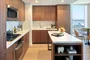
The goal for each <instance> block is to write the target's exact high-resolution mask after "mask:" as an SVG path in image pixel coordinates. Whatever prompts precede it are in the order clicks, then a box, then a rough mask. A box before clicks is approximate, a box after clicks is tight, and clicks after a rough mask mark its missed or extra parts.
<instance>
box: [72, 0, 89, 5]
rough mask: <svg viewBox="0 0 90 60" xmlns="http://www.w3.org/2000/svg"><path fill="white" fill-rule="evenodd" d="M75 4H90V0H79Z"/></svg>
mask: <svg viewBox="0 0 90 60" xmlns="http://www.w3.org/2000/svg"><path fill="white" fill-rule="evenodd" d="M73 4H90V0H78V1H76V2H74V3H73Z"/></svg>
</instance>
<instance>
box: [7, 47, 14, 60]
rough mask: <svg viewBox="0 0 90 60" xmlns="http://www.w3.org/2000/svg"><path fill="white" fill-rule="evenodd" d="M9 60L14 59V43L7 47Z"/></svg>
mask: <svg viewBox="0 0 90 60" xmlns="http://www.w3.org/2000/svg"><path fill="white" fill-rule="evenodd" d="M7 60H14V45H12V46H11V47H9V48H8V49H7Z"/></svg>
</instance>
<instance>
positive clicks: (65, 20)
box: [57, 4, 70, 33]
mask: <svg viewBox="0 0 90 60" xmlns="http://www.w3.org/2000/svg"><path fill="white" fill-rule="evenodd" d="M60 26H63V27H64V28H65V29H66V32H67V33H70V5H68V4H66V5H58V6H57V28H59V27H60Z"/></svg>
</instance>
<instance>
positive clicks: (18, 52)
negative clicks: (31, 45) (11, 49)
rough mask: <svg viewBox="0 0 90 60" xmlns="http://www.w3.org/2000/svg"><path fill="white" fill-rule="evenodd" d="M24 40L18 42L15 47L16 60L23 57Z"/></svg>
mask: <svg viewBox="0 0 90 60" xmlns="http://www.w3.org/2000/svg"><path fill="white" fill-rule="evenodd" d="M23 43H24V42H23V40H22V39H20V40H18V41H17V42H16V45H15V60H19V58H20V57H21V55H22V53H23Z"/></svg>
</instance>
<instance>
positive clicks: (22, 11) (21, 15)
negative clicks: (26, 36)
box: [18, 0, 25, 21]
mask: <svg viewBox="0 0 90 60" xmlns="http://www.w3.org/2000/svg"><path fill="white" fill-rule="evenodd" d="M18 1H19V8H18V12H19V20H20V21H25V4H24V2H23V1H22V0H18Z"/></svg>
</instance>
